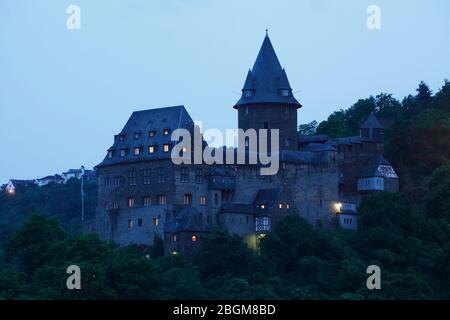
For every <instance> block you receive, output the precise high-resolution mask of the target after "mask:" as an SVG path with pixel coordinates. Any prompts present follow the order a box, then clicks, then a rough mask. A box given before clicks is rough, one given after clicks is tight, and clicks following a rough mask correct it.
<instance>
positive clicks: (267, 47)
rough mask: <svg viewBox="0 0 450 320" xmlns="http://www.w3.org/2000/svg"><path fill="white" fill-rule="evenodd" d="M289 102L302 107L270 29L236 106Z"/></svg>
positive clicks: (284, 103)
mask: <svg viewBox="0 0 450 320" xmlns="http://www.w3.org/2000/svg"><path fill="white" fill-rule="evenodd" d="M267 103H271V104H283V105H286V104H289V105H295V106H297V108H301V105H300V103H299V102H298V101H297V100H296V99H295V97H294V96H293V95H292V88H291V86H290V84H289V80H288V78H287V75H286V71H285V70H284V69H283V68H282V67H281V64H280V61H279V60H278V57H277V54H276V53H275V49H274V48H273V46H272V42H271V41H270V38H269V34H268V30H267V29H266V36H265V37H264V41H263V43H262V45H261V49H260V50H259V53H258V56H257V57H256V60H255V63H254V65H253V68H252V69H251V71H249V72H248V73H247V78H246V80H245V83H244V87H243V88H242V97H241V99H239V101H238V102H237V103H236V105H235V106H234V108H235V109H237V108H238V107H239V106H241V105H247V104H267Z"/></svg>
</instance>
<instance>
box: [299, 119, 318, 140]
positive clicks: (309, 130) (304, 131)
mask: <svg viewBox="0 0 450 320" xmlns="http://www.w3.org/2000/svg"><path fill="white" fill-rule="evenodd" d="M316 128H317V121H316V120H314V121H311V122H309V123H304V124H301V125H299V126H298V133H299V135H301V136H312V135H314V134H315V133H316Z"/></svg>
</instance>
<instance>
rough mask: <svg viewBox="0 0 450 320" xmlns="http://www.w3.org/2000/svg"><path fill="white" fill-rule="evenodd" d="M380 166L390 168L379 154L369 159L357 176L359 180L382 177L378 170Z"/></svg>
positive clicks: (387, 162)
mask: <svg viewBox="0 0 450 320" xmlns="http://www.w3.org/2000/svg"><path fill="white" fill-rule="evenodd" d="M380 165H384V166H391V164H390V163H389V161H387V160H386V159H385V158H384V157H383V156H382V155H381V154H379V155H376V156H375V157H373V158H371V159H370V160H369V161H368V162H367V164H366V165H365V166H364V168H363V169H362V170H361V172H360V174H359V178H369V177H384V175H383V173H382V172H380V171H379V170H378V167H379V166H380Z"/></svg>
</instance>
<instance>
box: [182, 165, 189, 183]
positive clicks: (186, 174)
mask: <svg viewBox="0 0 450 320" xmlns="http://www.w3.org/2000/svg"><path fill="white" fill-rule="evenodd" d="M180 181H181V182H183V183H188V182H189V168H181V174H180Z"/></svg>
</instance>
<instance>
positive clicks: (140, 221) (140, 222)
mask: <svg viewBox="0 0 450 320" xmlns="http://www.w3.org/2000/svg"><path fill="white" fill-rule="evenodd" d="M138 227H142V219H138Z"/></svg>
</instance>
